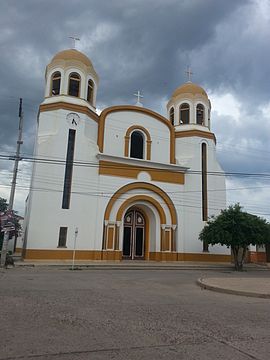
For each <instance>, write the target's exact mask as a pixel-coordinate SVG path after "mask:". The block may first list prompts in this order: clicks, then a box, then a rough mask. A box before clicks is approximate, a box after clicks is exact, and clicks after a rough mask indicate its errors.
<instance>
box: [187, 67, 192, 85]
mask: <svg viewBox="0 0 270 360" xmlns="http://www.w3.org/2000/svg"><path fill="white" fill-rule="evenodd" d="M185 73H186V74H187V77H188V80H187V82H191V76H192V75H193V72H192V71H191V68H190V67H189V66H188V67H187V70H186V71H185Z"/></svg>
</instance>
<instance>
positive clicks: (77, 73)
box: [43, 49, 99, 111]
mask: <svg viewBox="0 0 270 360" xmlns="http://www.w3.org/2000/svg"><path fill="white" fill-rule="evenodd" d="M45 81H46V85H45V100H44V102H43V104H51V103H55V102H59V101H64V102H72V103H74V104H77V105H81V106H86V107H89V109H91V110H93V111H95V109H96V96H97V87H98V82H99V79H98V75H97V73H96V71H95V69H94V67H93V64H92V62H91V61H90V60H89V59H88V57H87V56H86V55H84V54H83V53H81V52H80V51H78V50H76V49H69V50H64V51H60V52H59V53H57V54H56V55H55V56H54V57H53V58H52V60H51V62H50V63H49V64H48V65H47V68H46V73H45Z"/></svg>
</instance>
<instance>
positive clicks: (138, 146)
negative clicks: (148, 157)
mask: <svg viewBox="0 0 270 360" xmlns="http://www.w3.org/2000/svg"><path fill="white" fill-rule="evenodd" d="M143 147H144V136H143V135H142V133H140V132H139V131H133V133H132V134H131V141H130V157H132V158H136V159H143V158H144V157H143Z"/></svg>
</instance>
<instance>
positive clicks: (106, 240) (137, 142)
mask: <svg viewBox="0 0 270 360" xmlns="http://www.w3.org/2000/svg"><path fill="white" fill-rule="evenodd" d="M45 78H46V87H45V98H44V101H43V102H42V104H41V105H40V109H39V115H38V129H37V135H36V142H35V150H34V157H35V162H34V165H33V173H32V180H31V187H30V193H29V196H28V201H27V210H26V216H25V219H26V225H25V236H24V251H23V256H24V258H25V260H45V259H46V260H69V259H72V254H73V249H74V242H75V241H76V259H77V260H118V261H119V260H125V259H126V260H155V261H230V251H229V249H227V248H225V247H221V246H210V247H209V248H208V247H207V246H206V244H203V243H202V242H201V241H200V240H199V239H198V236H199V233H200V231H201V229H202V228H203V227H204V225H205V223H206V221H207V219H208V217H209V216H211V215H217V214H218V213H219V212H220V210H221V209H224V208H225V207H226V188H225V176H224V173H223V170H222V169H221V167H220V165H219V163H218V161H217V158H216V138H215V135H214V134H213V133H212V132H211V126H210V125H211V124H210V115H211V104H210V101H209V99H208V96H207V93H206V92H205V91H204V89H203V88H201V87H200V86H198V85H196V84H194V83H192V82H187V83H185V84H183V85H182V86H180V87H179V88H177V89H176V90H175V91H174V93H173V94H172V97H171V99H170V100H169V102H168V105H167V116H166V117H163V116H162V115H160V114H158V113H156V112H154V111H152V110H150V109H147V108H144V107H142V106H141V104H140V103H137V104H136V105H135V106H132V105H119V106H113V107H109V108H106V109H104V110H103V111H102V112H101V113H100V114H98V113H97V111H96V99H97V89H98V83H99V78H98V75H97V73H96V72H95V70H94V67H93V65H92V62H91V61H90V60H89V59H88V58H87V57H86V56H85V55H84V54H82V53H81V52H79V51H77V50H75V49H70V50H64V51H61V52H59V53H58V54H56V55H55V56H54V57H53V59H52V60H51V62H50V64H49V65H48V66H47V68H46V76H45ZM217 174H218V176H217Z"/></svg>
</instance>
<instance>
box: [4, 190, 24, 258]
mask: <svg viewBox="0 0 270 360" xmlns="http://www.w3.org/2000/svg"><path fill="white" fill-rule="evenodd" d="M7 208H8V203H7V200H6V199H4V198H2V197H0V213H4V212H5V211H7ZM0 220H1V217H0ZM19 220H20V217H19V216H18V215H17V214H16V211H13V218H12V222H13V223H14V227H15V230H13V231H11V232H10V236H15V244H16V242H17V237H18V236H19V233H20V230H21V229H22V227H21V224H20V223H19ZM1 225H2V224H1V221H0V251H1V249H2V244H3V238H4V233H3V232H1Z"/></svg>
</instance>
